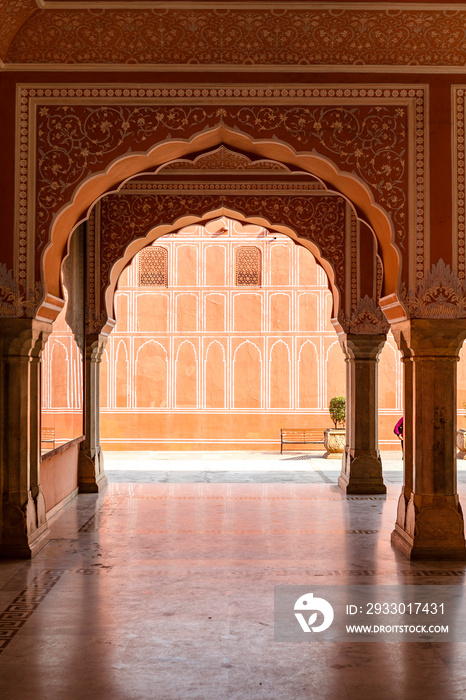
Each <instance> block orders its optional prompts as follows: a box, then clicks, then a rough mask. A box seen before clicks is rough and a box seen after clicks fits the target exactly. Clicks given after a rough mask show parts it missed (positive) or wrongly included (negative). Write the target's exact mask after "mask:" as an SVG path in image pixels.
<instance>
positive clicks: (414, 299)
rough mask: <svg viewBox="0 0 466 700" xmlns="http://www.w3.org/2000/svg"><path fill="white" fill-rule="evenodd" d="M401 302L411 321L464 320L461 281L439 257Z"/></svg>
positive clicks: (465, 295)
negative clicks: (432, 319)
mask: <svg viewBox="0 0 466 700" xmlns="http://www.w3.org/2000/svg"><path fill="white" fill-rule="evenodd" d="M402 302H403V304H404V306H405V308H406V310H407V312H408V315H409V316H410V317H411V318H439V319H440V318H444V319H449V318H466V289H465V286H464V282H463V281H462V280H460V279H459V278H458V275H457V274H456V272H455V271H454V270H452V269H451V268H450V266H449V265H447V264H446V263H445V262H444V260H442V258H440V260H439V261H438V262H437V263H435V264H433V265H432V269H431V270H430V271H429V272H427V273H426V275H425V277H424V279H423V280H422V281H421V283H420V284H418V285H417V288H416V291H415V292H412V291H409V292H407V291H406V287H405V285H404V284H403V287H402Z"/></svg>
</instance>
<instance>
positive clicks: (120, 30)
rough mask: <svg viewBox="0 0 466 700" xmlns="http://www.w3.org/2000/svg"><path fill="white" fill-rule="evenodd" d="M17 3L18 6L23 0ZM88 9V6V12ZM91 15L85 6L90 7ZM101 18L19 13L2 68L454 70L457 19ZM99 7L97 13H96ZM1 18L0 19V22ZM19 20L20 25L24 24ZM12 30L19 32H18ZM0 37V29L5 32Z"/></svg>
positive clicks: (194, 12)
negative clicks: (392, 68)
mask: <svg viewBox="0 0 466 700" xmlns="http://www.w3.org/2000/svg"><path fill="white" fill-rule="evenodd" d="M23 2H25V0H23ZM95 4H97V3H95ZM93 5H94V3H93ZM170 5H172V6H171V7H167V5H166V4H165V6H162V7H158V8H152V9H151V8H130V9H128V8H109V7H108V6H107V7H105V4H103V9H101V10H100V11H97V12H96V11H95V10H94V11H93V10H91V9H88V8H83V9H76V8H74V9H67V8H66V7H63V6H62V8H61V9H47V10H46V11H44V10H41V11H38V12H37V11H36V12H35V13H34V14H32V16H31V17H29V19H27V17H28V13H29V14H30V13H31V10H27V8H26V9H25V10H23V14H22V16H21V19H22V22H19V23H14V24H12V23H11V21H10V24H11V25H12V26H11V29H10V32H9V34H10V36H9V39H8V42H5V44H6V45H5V47H4V51H6V50H7V47H8V46H9V47H8V51H7V56H6V59H5V60H6V63H7V65H8V64H9V65H15V64H17V65H20V66H31V65H38V66H63V67H64V68H67V69H69V67H70V66H79V67H83V68H85V67H102V66H112V68H114V67H115V66H121V67H123V66H125V67H127V66H130V67H131V69H133V70H134V69H135V68H137V67H139V66H144V67H146V68H147V67H151V68H152V69H154V70H157V68H158V69H159V70H160V69H161V68H162V67H164V68H169V67H170V68H178V69H179V68H180V67H181V66H182V67H183V69H185V68H186V66H187V67H188V68H189V67H192V68H194V69H195V70H199V67H200V66H201V67H202V68H203V69H206V68H207V69H211V70H212V69H217V70H219V69H223V70H225V68H228V67H230V68H236V69H238V68H239V69H240V70H244V69H246V70H254V69H255V70H257V69H261V68H262V69H267V68H273V67H274V68H276V69H277V68H281V69H283V68H284V67H288V66H293V68H296V67H297V68H298V69H301V70H307V71H309V69H312V68H316V67H326V66H329V67H330V66H343V67H346V68H348V67H351V68H352V69H353V70H356V69H357V70H361V68H365V69H366V70H367V69H370V68H372V69H374V68H375V67H376V66H383V67H400V68H409V70H410V71H412V70H413V67H414V68H415V67H430V68H436V67H443V66H447V67H451V68H456V69H461V70H463V69H464V55H465V49H466V33H465V28H464V27H465V15H466V13H465V12H464V9H460V8H458V7H455V9H454V11H451V10H448V9H447V8H442V6H441V5H440V6H439V5H437V7H432V8H429V9H427V8H426V7H418V8H413V7H409V8H406V7H400V6H399V4H396V5H394V7H393V9H391V8H390V7H387V6H385V7H382V8H377V7H373V6H372V7H371V6H369V5H367V6H366V7H361V6H356V7H354V6H353V7H350V6H348V5H347V4H346V6H345V5H343V7H342V6H341V5H340V6H339V7H338V3H337V4H336V7H337V8H338V9H335V6H334V7H332V6H331V4H330V7H328V6H327V7H322V6H320V7H315V5H314V7H310V6H308V7H303V8H301V7H296V5H295V6H294V7H287V6H286V5H284V4H283V3H279V5H278V7H277V5H276V3H270V5H271V6H269V5H268V6H264V4H261V5H260V6H258V5H257V4H256V5H253V4H251V6H248V7H238V6H236V7H235V6H231V5H230V6H225V7H224V8H222V10H221V11H220V12H219V11H215V10H216V9H218V8H215V5H214V6H212V5H211V6H210V7H209V6H207V7H206V6H205V5H204V6H201V7H196V8H189V7H186V6H185V7H173V3H170ZM101 6H102V5H101ZM4 16H5V11H4V12H3V17H4ZM3 17H2V19H3ZM25 20H26V21H25ZM21 24H22V26H21ZM7 27H8V25H7Z"/></svg>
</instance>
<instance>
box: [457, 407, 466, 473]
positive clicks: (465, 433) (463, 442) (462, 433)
mask: <svg viewBox="0 0 466 700" xmlns="http://www.w3.org/2000/svg"><path fill="white" fill-rule="evenodd" d="M463 408H464V409H466V401H463ZM464 416H465V417H466V412H465V413H464ZM456 446H457V448H458V450H459V452H458V454H457V455H456V457H457V459H466V430H463V428H459V429H458V430H457V431H456Z"/></svg>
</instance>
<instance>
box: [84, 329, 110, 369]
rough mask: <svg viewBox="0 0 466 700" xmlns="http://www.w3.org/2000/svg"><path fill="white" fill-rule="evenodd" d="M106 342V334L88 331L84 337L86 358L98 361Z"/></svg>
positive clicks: (100, 358)
mask: <svg viewBox="0 0 466 700" xmlns="http://www.w3.org/2000/svg"><path fill="white" fill-rule="evenodd" d="M107 342H108V334H105V333H88V334H86V337H85V348H86V359H88V360H90V361H91V362H100V361H101V360H102V355H103V352H104V350H105V347H106V345H107Z"/></svg>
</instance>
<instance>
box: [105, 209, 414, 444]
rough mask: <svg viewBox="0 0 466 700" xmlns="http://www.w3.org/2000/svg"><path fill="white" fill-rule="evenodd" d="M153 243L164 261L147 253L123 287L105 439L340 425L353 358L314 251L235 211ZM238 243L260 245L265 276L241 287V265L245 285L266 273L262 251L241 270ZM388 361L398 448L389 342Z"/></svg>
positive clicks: (152, 440) (221, 440)
mask: <svg viewBox="0 0 466 700" xmlns="http://www.w3.org/2000/svg"><path fill="white" fill-rule="evenodd" d="M151 247H152V248H154V247H155V248H158V249H159V250H158V252H157V256H158V257H157V261H158V262H156V263H154V265H155V267H154V268H153V269H152V268H150V267H149V268H148V267H147V265H148V263H146V262H144V261H143V260H142V258H141V254H140V255H139V256H137V257H136V258H135V259H134V260H133V262H132V264H131V265H130V266H129V267H128V268H127V269H126V270H125V271H124V272H123V273H122V275H121V278H120V282H119V288H118V291H117V293H116V298H115V311H116V319H117V325H116V328H115V331H114V332H113V333H112V336H111V337H110V340H109V343H108V345H107V348H106V350H105V352H104V357H103V361H102V369H101V409H102V416H101V431H102V444H103V445H104V447H107V448H108V449H122V450H134V449H149V450H155V449H157V450H158V449H166V450H185V449H216V450H219V449H237V450H241V449H255V450H257V449H264V450H269V449H276V448H277V445H279V442H280V428H282V427H293V428H294V427H296V428H299V427H308V428H322V429H324V428H326V427H331V422H330V419H329V416H328V412H327V406H328V403H329V401H330V399H331V398H332V396H335V395H340V394H345V363H344V357H343V353H342V351H341V348H340V346H339V343H338V341H337V337H336V334H335V331H334V329H333V326H332V325H331V323H330V316H331V295H330V293H329V292H328V290H327V280H326V276H325V273H324V271H323V270H322V269H321V268H320V267H319V266H318V265H317V264H316V261H315V259H314V257H313V256H312V255H311V253H309V251H307V250H306V249H304V248H302V247H301V246H297V245H296V244H295V243H293V242H292V241H291V240H290V239H289V238H288V237H286V236H283V235H281V234H272V233H269V232H268V231H266V230H265V229H262V228H259V227H256V226H243V225H242V224H240V223H239V222H235V221H231V220H228V219H226V218H224V219H222V220H221V221H218V220H217V221H215V222H210V223H209V224H207V226H205V227H203V226H192V227H189V228H186V229H183V230H182V231H181V232H179V233H177V234H172V235H169V236H164V237H162V238H159V239H158V240H157V241H156V242H155V243H154V244H153V246H151ZM160 248H163V249H164V250H165V251H166V252H165V253H162V254H161V252H160ZM239 248H249V249H251V248H254V249H255V250H256V251H257V250H259V251H260V259H261V260H260V262H261V270H260V280H259V282H260V284H248V285H241V284H238V281H239V280H238V279H237V275H236V273H237V272H239V273H242V274H243V281H244V274H246V278H247V276H248V274H253V276H254V274H257V270H255V269H252V268H254V264H255V263H254V259H255V258H257V253H254V254H253V255H252V262H250V263H249V267H250V268H251V269H249V268H248V267H247V264H246V268H244V264H243V267H241V266H240V268H241V269H239V270H237V264H236V261H237V256H238V249H239ZM163 259H166V270H165V274H166V286H160V281H161V280H162V279H163V271H162V270H161V265H162V266H163V264H162V263H161V262H160V261H161V260H163ZM246 259H248V254H246ZM140 266H142V267H140ZM243 268H244V269H243ZM141 271H142V273H143V276H142V277H140V272H141ZM151 272H152V273H153V274H154V275H155V276H153V277H152V278H151V276H150V275H151ZM144 273H148V276H147V274H146V276H145V277H144ZM239 277H240V280H241V274H240V275H239ZM148 279H149V281H150V279H152V281H153V282H154V281H155V282H157V283H156V284H147V283H146V282H147V280H148ZM246 281H247V280H246ZM255 281H256V282H257V281H258V280H257V279H256V280H255ZM141 282H142V283H141ZM380 369H381V373H380V374H381V376H380V444H381V447H382V448H385V449H389V448H392V447H393V448H394V447H398V442H397V440H396V438H395V436H394V435H393V432H392V430H393V425H394V424H395V422H396V420H397V419H398V417H399V416H400V415H401V412H402V404H401V401H402V396H401V363H400V362H399V359H398V351H397V349H396V346H395V343H394V341H393V339H392V338H390V339H389V341H388V343H387V346H386V347H385V349H384V351H383V353H382V356H381V363H380ZM316 449H320V450H321V449H322V447H319V446H316Z"/></svg>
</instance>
